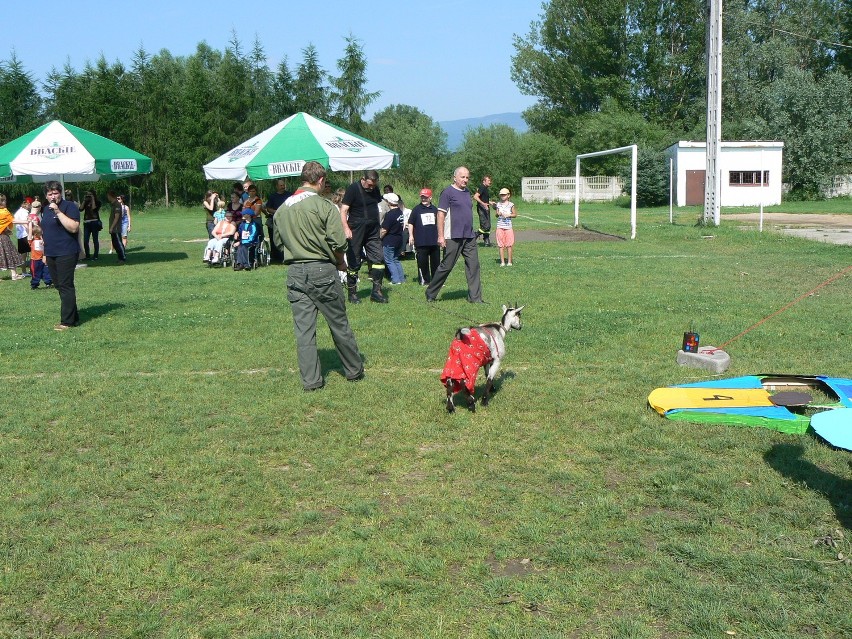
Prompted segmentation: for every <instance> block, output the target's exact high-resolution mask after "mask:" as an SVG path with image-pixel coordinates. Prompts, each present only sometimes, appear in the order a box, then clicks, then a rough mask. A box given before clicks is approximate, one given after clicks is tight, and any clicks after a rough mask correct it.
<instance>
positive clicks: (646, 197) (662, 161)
mask: <svg viewBox="0 0 852 639" xmlns="http://www.w3.org/2000/svg"><path fill="white" fill-rule="evenodd" d="M668 167H669V164H668V162H667V161H666V156H665V154H664V153H663V152H662V151H655V150H651V149H648V148H643V147H639V152H638V154H637V158H636V180H637V184H636V206H643V207H644V206H662V205H664V204H667V203H668V201H669V168H668ZM621 177H622V178H623V179H624V188H625V190H626V192H627V193H630V190H631V188H632V183H631V177H632V176H631V175H630V165H628V166H627V167H626V168H625V169H623V170H622V173H621Z"/></svg>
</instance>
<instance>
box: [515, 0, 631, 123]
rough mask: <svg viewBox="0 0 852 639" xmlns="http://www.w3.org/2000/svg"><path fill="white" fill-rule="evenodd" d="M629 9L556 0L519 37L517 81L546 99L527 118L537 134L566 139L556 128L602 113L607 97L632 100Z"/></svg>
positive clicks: (613, 0)
mask: <svg viewBox="0 0 852 639" xmlns="http://www.w3.org/2000/svg"><path fill="white" fill-rule="evenodd" d="M626 5H627V2H626V0H596V1H594V2H593V1H592V0H551V2H550V3H548V4H546V5H544V15H543V16H542V18H541V21H540V22H534V23H533V24H532V26H531V28H530V32H529V34H528V35H527V36H526V37H519V36H515V50H516V53H515V55H514V56H513V57H512V69H511V74H512V79H513V80H514V82H515V83H516V84H517V85H518V87H519V88H520V90H521V92H522V93H525V94H527V95H534V96H538V97H539V99H540V100H539V104H538V105H537V107H538V108H534V109H532V110H530V111H529V112H527V114H526V116H527V122H528V123H529V124H530V126H531V127H532V128H533V129H534V130H539V131H545V132H547V131H548V129H550V131H549V132H551V133H553V134H554V135H562V134H564V131H563V132H560V130H559V129H558V128H557V129H553V128H552V124H553V123H554V122H559V121H560V120H561V121H562V122H564V121H565V118H566V117H570V116H575V115H579V114H582V113H589V112H592V111H597V110H598V109H600V107H601V105H602V104H603V102H604V100H605V99H607V98H611V99H615V100H618V101H619V102H622V103H623V102H626V101H627V99H628V97H629V95H630V83H629V77H628V61H629V60H628V40H627V33H628V29H627V12H626ZM550 112H555V113H556V114H557V115H550V114H549V113H550ZM559 116H561V118H560V117H559Z"/></svg>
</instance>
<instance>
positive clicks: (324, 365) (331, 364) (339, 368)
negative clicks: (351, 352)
mask: <svg viewBox="0 0 852 639" xmlns="http://www.w3.org/2000/svg"><path fill="white" fill-rule="evenodd" d="M317 330H320V328H319V327H317ZM317 353H318V354H319V361H320V369H321V370H322V376H323V378H324V379H326V380H327V379H328V378H329V377H330V376H331V375H339V376H340V377H342V378H344V379H345V378H346V374H345V373H344V372H343V364H341V362H340V357H338V355H337V351H336V350H334V349H333V348H320V349H318V351H317ZM362 357H363V356H362ZM364 359H365V360H366V357H364ZM293 364H297V362H296V361H295V360H294V361H293ZM364 365H365V366H366V361H365V362H364Z"/></svg>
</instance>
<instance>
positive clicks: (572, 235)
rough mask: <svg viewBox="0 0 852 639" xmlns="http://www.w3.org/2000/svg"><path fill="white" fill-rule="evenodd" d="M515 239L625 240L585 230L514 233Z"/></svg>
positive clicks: (546, 240)
mask: <svg viewBox="0 0 852 639" xmlns="http://www.w3.org/2000/svg"><path fill="white" fill-rule="evenodd" d="M515 238H516V239H517V240H518V241H519V242H621V241H623V240H624V239H625V238H623V237H619V236H618V235H609V234H607V233H599V232H598V231H592V230H590V229H586V228H578V229H575V228H570V229H552V230H550V229H544V230H527V231H515Z"/></svg>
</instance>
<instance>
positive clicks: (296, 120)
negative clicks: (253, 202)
mask: <svg viewBox="0 0 852 639" xmlns="http://www.w3.org/2000/svg"><path fill="white" fill-rule="evenodd" d="M311 160H314V161H316V162H319V163H320V164H322V165H323V166H324V167H325V168H326V169H329V170H330V171H365V170H367V169H389V168H391V167H394V166H399V156H398V155H397V154H396V153H394V152H393V151H391V150H390V149H386V148H385V147H383V146H380V145H378V144H376V143H375V142H371V141H370V140H368V139H366V138H362V137H361V136H359V135H355V134H354V133H352V132H350V131H347V130H346V129H343V128H341V127H339V126H335V125H333V124H330V123H328V122H325V121H324V120H320V119H319V118H315V117H314V116H312V115H308V114H307V113H296V114H294V115H291V116H290V117H289V118H287V119H286V120H284V121H282V122H279V123H278V124H276V125H275V126H272V127H270V128H268V129H266V131H263V132H262V133H258V134H257V135H256V136H254V137H253V138H251V139H250V140H248V141H247V142H244V143H242V144H240V145H239V146H237V147H235V148H233V149H231V150H230V151H228V152H227V153H225V154H224V155H222V156H220V157H218V158H216V159H215V160H213V161H212V162H210V163H209V164H205V165H204V175H205V176H206V177H207V179H208V180H244V179H246V178H247V177H249V178H251V179H253V180H268V179H272V178H279V177H287V176H290V175H299V174H300V173H301V172H302V167H303V166H304V165H305V162H308V161H311Z"/></svg>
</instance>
